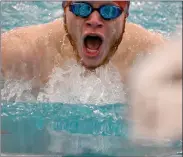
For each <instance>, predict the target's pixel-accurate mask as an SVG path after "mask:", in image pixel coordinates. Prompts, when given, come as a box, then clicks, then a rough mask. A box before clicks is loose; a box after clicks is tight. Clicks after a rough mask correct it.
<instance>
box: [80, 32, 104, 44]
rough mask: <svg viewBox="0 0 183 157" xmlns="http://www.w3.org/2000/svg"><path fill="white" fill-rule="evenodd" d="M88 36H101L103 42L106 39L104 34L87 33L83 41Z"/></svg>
mask: <svg viewBox="0 0 183 157" xmlns="http://www.w3.org/2000/svg"><path fill="white" fill-rule="evenodd" d="M87 36H94V37H95V36H97V37H100V38H101V40H102V42H103V41H104V36H103V35H102V34H100V33H86V34H84V36H83V42H84V40H85V38H86V37H87Z"/></svg>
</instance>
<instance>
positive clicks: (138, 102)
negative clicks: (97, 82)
mask: <svg viewBox="0 0 183 157" xmlns="http://www.w3.org/2000/svg"><path fill="white" fill-rule="evenodd" d="M129 92H130V93H129V95H130V100H129V101H130V102H129V103H130V105H131V110H130V116H131V117H130V118H131V119H132V121H133V122H134V125H133V136H132V137H134V138H133V139H136V138H137V139H136V140H138V138H139V137H143V138H146V139H156V140H157V139H159V140H162V139H171V140H176V139H179V140H180V139H182V138H181V136H182V40H181V39H180V40H174V41H173V40H172V41H170V42H168V43H167V44H165V46H164V47H161V48H157V49H156V50H155V53H154V52H153V53H152V54H150V55H148V56H146V58H145V59H143V61H142V62H139V63H137V64H135V65H134V67H133V69H132V71H131V73H130V75H129Z"/></svg>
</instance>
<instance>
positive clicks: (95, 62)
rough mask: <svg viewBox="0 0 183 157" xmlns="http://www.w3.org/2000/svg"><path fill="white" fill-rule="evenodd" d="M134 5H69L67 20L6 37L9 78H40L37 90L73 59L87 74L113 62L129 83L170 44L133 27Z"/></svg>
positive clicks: (4, 63)
mask: <svg viewBox="0 0 183 157" xmlns="http://www.w3.org/2000/svg"><path fill="white" fill-rule="evenodd" d="M129 6H130V2H129V1H100V2H97V1H88V2H86V1H85V2H78V1H64V2H63V5H62V7H63V10H64V16H63V18H61V19H56V20H54V21H52V22H49V23H46V24H40V25H33V26H27V27H20V28H16V29H13V30H11V31H8V32H5V33H3V34H1V52H2V68H1V72H2V74H3V76H4V77H5V78H11V77H13V78H16V79H20V78H24V79H26V80H29V79H33V78H34V85H33V86H34V88H40V86H41V85H44V84H45V83H46V82H48V80H49V75H50V74H51V73H52V69H53V68H54V67H55V66H59V67H62V66H63V64H64V63H65V61H67V60H68V59H74V60H77V61H78V64H81V65H83V66H84V67H85V68H86V69H95V68H97V67H99V66H102V65H106V64H108V63H109V61H110V62H111V63H112V64H113V65H114V66H115V67H116V68H117V70H118V71H119V73H120V75H121V80H122V81H123V82H124V83H125V81H126V76H127V74H128V71H129V68H130V67H131V66H132V64H133V62H134V60H135V59H136V58H137V56H139V55H141V54H142V55H143V54H145V53H147V52H148V51H150V50H151V49H152V48H153V47H154V46H156V45H161V44H163V43H164V39H163V37H162V35H160V34H157V33H152V32H150V31H148V30H146V29H144V28H143V27H141V26H139V25H137V24H134V23H129V22H127V18H128V16H130V13H129Z"/></svg>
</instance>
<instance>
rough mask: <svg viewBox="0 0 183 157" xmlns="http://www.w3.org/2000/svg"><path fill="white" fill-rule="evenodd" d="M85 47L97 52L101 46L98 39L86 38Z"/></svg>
mask: <svg viewBox="0 0 183 157" xmlns="http://www.w3.org/2000/svg"><path fill="white" fill-rule="evenodd" d="M85 44H86V47H87V48H88V49H91V50H98V49H99V47H100V45H101V40H100V39H99V38H87V39H86V42H85Z"/></svg>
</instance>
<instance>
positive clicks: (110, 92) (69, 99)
mask: <svg viewBox="0 0 183 157" xmlns="http://www.w3.org/2000/svg"><path fill="white" fill-rule="evenodd" d="M38 101H41V102H63V103H70V104H73V103H74V104H80V103H81V104H96V105H97V104H109V103H125V93H124V91H123V84H122V82H121V77H120V74H119V73H118V71H117V70H116V69H115V68H114V67H113V66H112V64H108V65H107V66H102V67H99V68H97V69H96V70H95V71H93V72H91V71H88V70H87V69H86V68H84V67H83V66H81V65H79V64H78V63H77V62H76V61H74V60H70V61H68V62H66V64H65V66H64V67H63V68H55V69H54V70H53V74H52V75H51V76H50V80H49V82H48V84H47V85H46V87H45V88H43V89H42V92H40V93H39V95H38Z"/></svg>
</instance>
